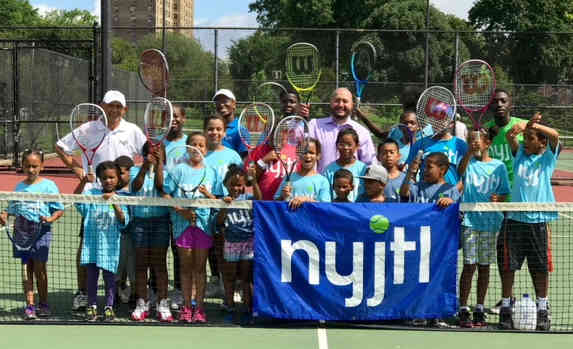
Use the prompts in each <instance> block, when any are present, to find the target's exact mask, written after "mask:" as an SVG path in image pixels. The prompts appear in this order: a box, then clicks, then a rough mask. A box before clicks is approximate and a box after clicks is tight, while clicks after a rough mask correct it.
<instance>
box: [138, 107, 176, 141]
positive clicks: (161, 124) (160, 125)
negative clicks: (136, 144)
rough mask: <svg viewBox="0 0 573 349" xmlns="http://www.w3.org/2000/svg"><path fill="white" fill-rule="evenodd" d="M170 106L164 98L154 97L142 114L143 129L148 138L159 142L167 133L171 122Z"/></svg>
mask: <svg viewBox="0 0 573 349" xmlns="http://www.w3.org/2000/svg"><path fill="white" fill-rule="evenodd" d="M172 119H173V117H172V107H171V105H170V102H169V101H168V100H167V99H164V98H160V97H159V98H157V97H156V98H154V99H153V100H152V101H151V102H150V104H149V105H148V108H147V109H146V112H145V115H144V123H145V131H146V133H147V136H148V137H149V138H150V140H151V141H152V142H154V143H160V142H161V141H162V140H163V138H165V136H167V134H168V133H169V130H170V129H171V124H172Z"/></svg>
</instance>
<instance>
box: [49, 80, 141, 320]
mask: <svg viewBox="0 0 573 349" xmlns="http://www.w3.org/2000/svg"><path fill="white" fill-rule="evenodd" d="M100 106H101V107H102V108H103V110H104V111H105V114H106V116H107V121H108V123H107V127H108V128H109V131H108V134H107V136H106V138H105V139H104V140H103V143H102V144H101V145H100V147H99V148H98V150H97V151H96V154H95V156H94V159H93V166H94V168H95V167H97V165H98V164H99V163H100V162H103V161H114V160H115V159H117V158H118V157H120V156H122V155H126V156H129V157H130V158H131V159H133V158H134V157H135V156H136V155H139V154H141V149H142V148H143V145H144V144H145V142H146V141H147V138H146V137H145V134H144V133H143V132H142V131H141V129H140V128H139V127H138V126H137V125H135V124H133V123H131V122H128V121H125V120H124V119H123V117H124V115H125V113H127V103H126V101H125V96H124V95H123V93H121V92H119V91H116V90H109V91H107V92H106V94H105V95H104V97H103V101H102V103H101V104H100ZM55 148H56V153H57V154H58V157H59V158H60V159H61V160H62V161H63V163H64V164H65V165H66V166H67V167H68V168H70V169H71V170H72V171H73V172H74V174H75V175H76V176H77V177H78V178H79V179H80V180H81V179H82V178H83V177H84V176H86V175H87V173H88V164H87V159H86V157H85V156H84V155H83V154H82V164H81V165H80V164H79V163H78V162H77V161H76V160H75V159H74V158H73V157H72V153H73V152H74V151H77V150H78V149H79V146H78V144H77V142H76V141H75V139H74V137H73V135H72V134H71V132H70V133H68V134H67V135H66V136H65V137H63V138H62V139H59V140H58V142H57V143H56V147H55ZM82 228H83V222H82ZM82 231H83V229H81V230H80V235H81V234H82ZM81 249H82V247H81V243H80V246H79V248H78V251H77V256H76V263H77V264H78V265H77V268H78V275H77V277H78V280H77V281H78V291H77V292H76V294H75V296H74V299H73V304H72V309H73V310H80V308H85V307H86V306H87V296H86V292H85V291H86V283H87V282H86V280H87V275H86V270H85V268H84V267H80V265H79V260H80V255H81Z"/></svg>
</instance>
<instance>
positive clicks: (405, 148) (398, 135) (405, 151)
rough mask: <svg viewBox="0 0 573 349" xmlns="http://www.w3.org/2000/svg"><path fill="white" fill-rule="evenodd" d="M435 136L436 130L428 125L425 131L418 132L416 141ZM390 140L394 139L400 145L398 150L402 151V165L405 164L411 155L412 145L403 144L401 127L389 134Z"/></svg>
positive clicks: (393, 129) (395, 128)
mask: <svg viewBox="0 0 573 349" xmlns="http://www.w3.org/2000/svg"><path fill="white" fill-rule="evenodd" d="M433 135H434V130H433V129H432V126H430V125H428V126H426V127H424V130H422V131H418V132H417V133H416V139H422V138H424V137H430V136H433ZM388 138H390V139H393V140H395V141H396V143H398V148H399V151H400V164H403V163H405V162H406V160H408V155H409V154H410V144H409V143H403V142H402V140H403V139H404V133H403V131H402V129H401V128H400V127H397V126H395V127H393V128H392V129H391V130H390V132H389V133H388Z"/></svg>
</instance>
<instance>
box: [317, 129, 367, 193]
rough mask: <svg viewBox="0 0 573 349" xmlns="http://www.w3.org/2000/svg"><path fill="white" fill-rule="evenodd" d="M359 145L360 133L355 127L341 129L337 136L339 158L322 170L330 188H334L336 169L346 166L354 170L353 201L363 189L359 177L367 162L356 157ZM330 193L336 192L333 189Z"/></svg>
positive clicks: (362, 173)
mask: <svg viewBox="0 0 573 349" xmlns="http://www.w3.org/2000/svg"><path fill="white" fill-rule="evenodd" d="M359 146H360V142H359V141H358V133H356V131H355V130H354V129H353V128H345V129H343V130H342V131H340V132H339V133H338V136H336V149H337V150H338V154H339V157H338V160H336V161H333V162H331V163H330V164H329V165H328V166H326V168H325V169H324V171H323V172H322V175H323V176H324V177H326V179H328V183H329V185H330V188H333V184H334V173H335V172H336V171H338V170H339V169H341V168H345V169H347V170H349V171H350V172H352V174H353V175H354V183H353V187H354V189H353V191H352V192H351V193H350V195H349V197H348V199H349V200H350V201H351V202H353V201H355V200H356V198H357V197H358V195H359V194H360V193H361V192H362V191H363V188H362V186H361V185H360V179H359V178H360V176H362V175H364V173H365V172H366V164H365V163H363V162H362V161H360V160H358V159H356V151H358V147H359ZM330 194H331V196H334V194H335V193H333V192H332V191H331V193H330Z"/></svg>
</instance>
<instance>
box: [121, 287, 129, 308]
mask: <svg viewBox="0 0 573 349" xmlns="http://www.w3.org/2000/svg"><path fill="white" fill-rule="evenodd" d="M118 293H119V299H120V300H121V302H122V303H123V304H127V303H129V297H130V296H131V287H130V286H126V287H125V288H121V287H120V288H119V290H118Z"/></svg>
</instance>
